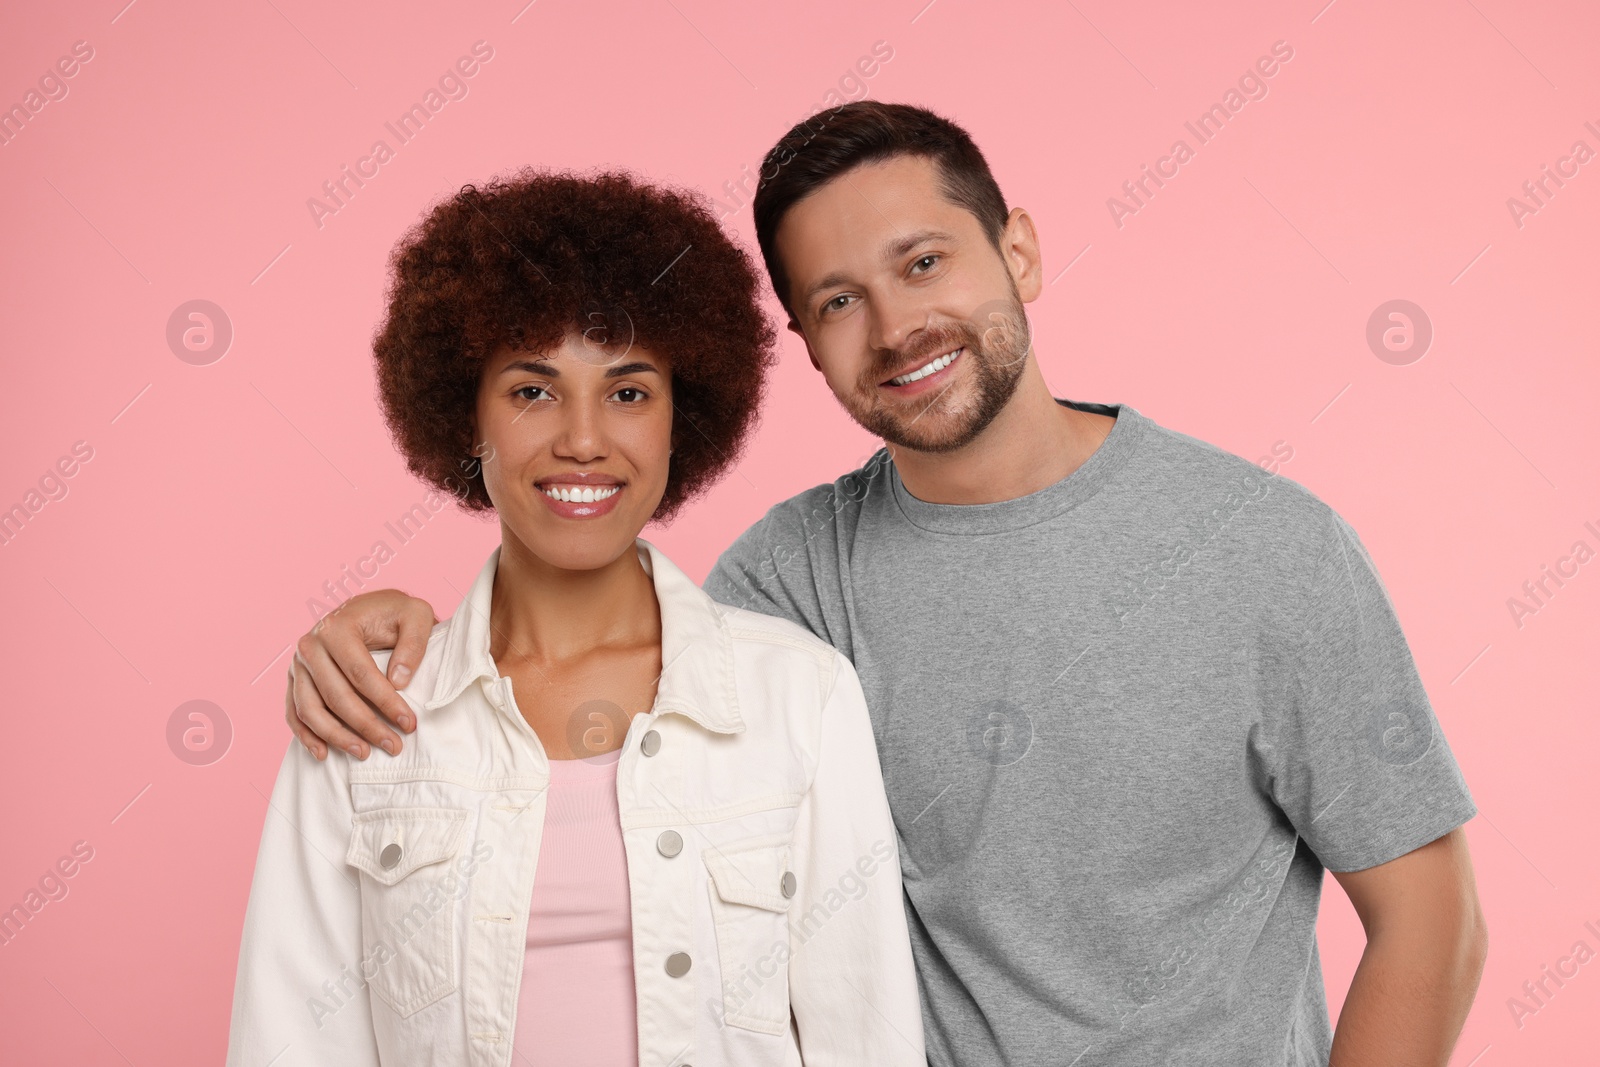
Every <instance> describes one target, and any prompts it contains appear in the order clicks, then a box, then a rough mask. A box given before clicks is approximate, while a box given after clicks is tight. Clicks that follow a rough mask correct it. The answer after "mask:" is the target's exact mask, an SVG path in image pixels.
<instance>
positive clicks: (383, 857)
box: [378, 845, 400, 871]
mask: <svg viewBox="0 0 1600 1067" xmlns="http://www.w3.org/2000/svg"><path fill="white" fill-rule="evenodd" d="M378 863H379V865H381V866H382V867H383V869H384V870H386V871H388V870H393V869H394V868H395V867H396V866H397V865H398V864H399V863H400V846H399V845H384V846H383V851H382V852H380V853H378Z"/></svg>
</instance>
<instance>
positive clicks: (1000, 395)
mask: <svg viewBox="0 0 1600 1067" xmlns="http://www.w3.org/2000/svg"><path fill="white" fill-rule="evenodd" d="M1021 231H1026V232H1025V233H1021ZM1019 233H1021V237H1022V242H1021V244H1022V245H1023V246H1025V247H1024V248H1023V249H1022V252H1021V256H1020V258H1019V255H1018V250H1017V246H1018V242H1017V240H1016V238H1017V237H1018V235H1019ZM775 236H776V247H777V252H778V255H779V256H780V257H781V258H782V261H783V265H784V268H785V270H786V271H787V273H788V275H789V287H790V288H789V295H790V302H791V306H792V307H793V309H794V311H793V314H794V319H793V320H792V321H791V323H790V326H789V328H790V329H791V330H794V331H795V332H797V333H799V334H801V336H803V337H804V338H805V341H806V347H807V349H808V350H809V351H810V353H811V361H812V363H813V364H815V365H816V367H817V369H818V370H820V371H821V372H822V375H823V377H824V378H825V379H826V380H827V382H828V387H829V388H830V389H832V390H833V395H834V396H835V397H837V398H838V400H839V403H840V404H842V405H844V408H845V410H846V411H848V412H849V413H850V415H851V417H852V418H854V419H855V420H856V421H857V422H858V423H860V424H861V425H862V426H863V427H865V428H866V429H867V430H868V431H870V432H871V433H873V434H875V435H876V436H878V437H881V438H883V439H884V440H885V441H888V442H889V443H890V444H894V445H899V446H901V447H904V448H910V449H914V450H917V451H921V452H949V451H953V450H955V449H958V448H961V447H962V446H963V445H965V444H967V443H968V442H969V441H971V440H972V439H973V438H975V437H977V436H978V434H979V433H981V432H982V431H983V429H984V428H985V427H986V426H988V425H989V423H990V422H991V421H992V420H993V419H994V417H995V416H996V415H997V414H999V412H1000V410H1001V409H1002V408H1004V407H1005V405H1006V403H1007V401H1009V400H1010V399H1011V396H1012V394H1013V393H1015V391H1016V387H1017V382H1018V381H1019V380H1020V379H1021V377H1022V372H1023V369H1024V367H1025V366H1026V362H1027V357H1028V355H1029V353H1030V351H1031V348H1032V345H1031V338H1030V335H1029V331H1028V322H1027V317H1026V315H1025V314H1024V312H1023V307H1022V305H1023V301H1024V300H1032V299H1034V298H1035V297H1036V296H1037V295H1038V282H1037V277H1036V275H1037V271H1028V270H1027V269H1026V267H1027V264H1026V263H1025V262H1024V260H1026V259H1027V257H1028V256H1029V255H1033V256H1035V258H1036V253H1037V246H1036V244H1034V243H1033V242H1032V225H1031V223H1030V222H1029V221H1028V220H1027V217H1026V216H1025V215H1023V214H1022V212H1021V211H1020V210H1019V211H1014V212H1012V217H1011V220H1010V223H1009V224H1008V226H1007V228H1006V233H1005V235H1004V236H1003V237H1002V239H1001V245H1002V249H1004V250H1005V251H1004V253H1002V251H997V250H996V248H995V246H994V244H993V243H991V242H990V241H989V239H988V237H987V236H986V235H985V233H984V231H983V227H982V225H981V224H980V223H979V222H978V220H977V218H976V217H975V216H974V215H973V214H972V213H971V212H970V211H968V210H966V209H965V208H963V207H960V206H958V205H956V204H952V203H951V202H950V201H949V200H947V199H945V197H944V195H943V194H942V193H941V192H940V189H939V178H938V172H937V170H936V168H935V165H934V163H933V162H932V161H930V160H927V159H922V158H918V157H912V156H901V157H897V158H895V159H891V160H888V161H886V162H883V163H873V164H866V165H863V166H860V167H857V168H855V169H854V170H851V171H849V172H847V173H845V174H842V175H840V176H839V177H837V178H835V179H833V180H832V181H831V182H829V183H827V184H826V185H824V186H822V187H821V188H820V189H818V190H817V191H816V192H814V193H812V194H811V195H810V196H808V197H807V198H806V199H804V200H802V201H800V202H799V203H798V204H796V205H795V206H794V207H792V208H790V209H789V212H788V213H787V214H786V215H785V216H784V218H783V222H782V223H781V224H780V225H779V227H778V231H777V234H776V235H775ZM1014 273H1015V274H1016V277H1014V276H1013V274H1014ZM1017 277H1021V278H1023V280H1024V284H1025V289H1024V290H1023V291H1021V292H1019V289H1018V285H1017Z"/></svg>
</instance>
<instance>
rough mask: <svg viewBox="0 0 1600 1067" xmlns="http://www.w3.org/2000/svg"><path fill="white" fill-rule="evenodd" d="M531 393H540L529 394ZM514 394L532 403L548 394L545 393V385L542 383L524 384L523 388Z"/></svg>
mask: <svg viewBox="0 0 1600 1067" xmlns="http://www.w3.org/2000/svg"><path fill="white" fill-rule="evenodd" d="M529 393H538V394H539V395H538V396H529V395H528V394H529ZM514 395H515V396H517V397H520V398H521V399H523V400H526V401H528V402H529V403H532V402H533V401H535V400H540V399H542V398H543V397H545V396H547V395H548V394H547V393H545V391H544V386H542V385H524V386H523V387H522V388H521V389H518V390H517V391H516V393H515V394H514Z"/></svg>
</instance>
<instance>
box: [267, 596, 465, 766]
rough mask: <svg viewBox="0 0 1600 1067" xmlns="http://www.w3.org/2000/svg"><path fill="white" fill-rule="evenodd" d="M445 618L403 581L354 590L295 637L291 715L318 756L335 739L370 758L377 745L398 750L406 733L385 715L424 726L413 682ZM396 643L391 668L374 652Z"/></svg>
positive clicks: (287, 710)
mask: <svg viewBox="0 0 1600 1067" xmlns="http://www.w3.org/2000/svg"><path fill="white" fill-rule="evenodd" d="M437 622H438V620H437V619H436V618H434V615H433V608H432V607H430V606H429V604H428V602H427V601H426V600H419V599H417V598H416V597H413V596H407V595H406V594H404V593H402V592H400V591H399V590H398V589H380V590H376V591H374V592H371V593H362V594H360V595H359V596H354V597H351V598H350V599H349V600H347V601H345V602H344V603H343V604H341V605H340V606H339V607H338V608H336V609H335V610H333V611H332V612H330V613H329V614H327V615H325V616H323V617H322V618H321V619H320V620H318V622H317V624H316V625H315V626H313V627H312V628H311V629H310V630H308V631H307V632H306V633H305V634H303V635H301V637H300V640H299V641H298V642H296V644H295V653H294V664H293V666H291V667H290V670H289V688H288V691H287V692H286V693H285V694H284V700H283V705H284V719H285V720H286V721H287V722H288V723H289V729H290V730H292V731H294V735H295V736H296V737H298V738H299V739H300V742H301V743H302V744H303V745H305V746H306V748H307V749H309V750H310V751H311V753H312V754H313V755H314V756H316V757H317V759H324V758H326V756H327V755H328V746H329V745H335V746H337V747H339V748H342V749H344V750H345V751H346V752H349V753H350V754H351V755H352V756H354V757H356V758H357V759H366V758H367V755H368V753H370V752H371V751H372V750H371V748H370V747H369V746H371V745H377V746H378V747H379V748H382V749H383V750H384V751H386V752H388V753H389V754H390V755H394V754H395V753H397V752H399V751H400V747H401V742H400V735H399V734H397V733H395V732H394V731H393V730H391V729H390V728H389V725H388V723H386V722H384V719H383V717H380V715H379V713H380V712H381V713H382V716H384V717H387V718H388V720H389V722H392V723H395V724H396V725H398V726H399V727H400V729H402V730H404V731H406V732H407V733H409V732H411V731H412V730H414V729H416V720H415V719H414V718H413V717H412V714H411V708H410V706H408V705H407V704H406V702H405V701H404V700H403V699H401V697H400V694H399V692H397V690H398V689H403V688H405V685H406V683H407V682H408V681H410V680H411V675H412V673H413V672H414V671H415V670H416V669H417V665H418V664H420V663H421V662H422V654H423V652H424V651H426V650H427V647H428V636H429V634H430V633H432V631H433V627H434V625H435V624H436V623H437ZM384 648H392V649H394V655H392V656H391V657H390V658H389V669H388V671H387V672H385V671H380V670H378V668H377V667H376V666H375V665H374V663H373V661H372V655H371V653H372V652H373V651H376V650H378V649H384Z"/></svg>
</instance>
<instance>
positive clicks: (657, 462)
mask: <svg viewBox="0 0 1600 1067" xmlns="http://www.w3.org/2000/svg"><path fill="white" fill-rule="evenodd" d="M475 429H476V441H477V442H478V446H477V447H478V452H479V458H480V460H481V461H482V464H483V484H484V487H485V488H486V489H487V490H488V493H489V499H490V500H491V501H492V502H493V504H494V507H495V510H496V511H497V512H499V515H500V523H501V527H502V530H503V531H504V534H505V536H508V537H512V536H514V537H516V538H517V539H518V540H520V541H521V542H522V544H523V545H524V546H526V547H527V549H528V550H529V551H530V552H531V553H532V554H533V555H535V556H536V557H538V558H539V559H541V560H543V561H544V562H546V563H548V564H550V565H552V566H555V567H560V568H562V569H565V570H593V569H595V568H597V567H603V566H605V565H606V564H608V563H611V562H613V561H614V560H616V559H617V558H618V557H619V556H621V555H622V554H623V553H624V552H626V551H628V550H629V549H630V548H632V546H633V541H634V538H636V537H637V536H638V535H639V531H640V530H642V529H644V525H645V523H646V522H648V521H650V516H651V515H652V514H654V513H655V510H656V505H657V504H659V503H660V502H661V496H662V493H664V492H665V491H666V487H667V468H668V462H669V460H668V455H669V452H670V450H671V447H672V382H671V375H670V373H669V371H668V368H667V364H666V362H665V361H664V360H663V359H661V358H660V357H658V356H657V355H656V354H655V353H653V352H649V351H646V350H644V349H641V348H638V347H637V346H632V347H627V348H622V347H612V348H599V347H596V346H594V345H593V344H590V343H589V342H586V341H585V340H584V338H583V337H581V336H580V335H578V334H577V333H572V334H569V335H568V336H567V339H566V341H565V342H564V343H563V344H562V345H561V346H560V347H559V348H556V349H554V350H551V351H547V352H542V353H534V352H528V351H514V350H512V349H510V348H502V349H500V350H499V351H498V352H496V353H494V354H493V355H492V356H490V358H489V359H488V360H486V361H485V363H484V369H483V377H482V379H481V380H480V381H479V384H478V403H477V410H476V423H475Z"/></svg>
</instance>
